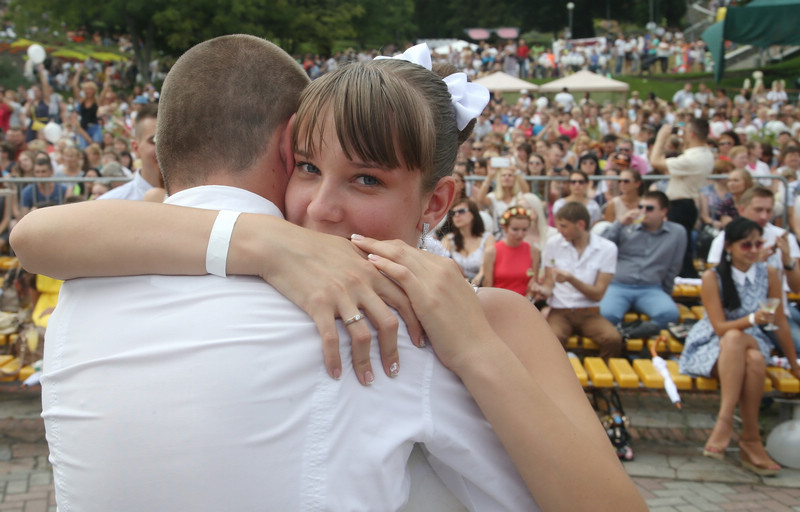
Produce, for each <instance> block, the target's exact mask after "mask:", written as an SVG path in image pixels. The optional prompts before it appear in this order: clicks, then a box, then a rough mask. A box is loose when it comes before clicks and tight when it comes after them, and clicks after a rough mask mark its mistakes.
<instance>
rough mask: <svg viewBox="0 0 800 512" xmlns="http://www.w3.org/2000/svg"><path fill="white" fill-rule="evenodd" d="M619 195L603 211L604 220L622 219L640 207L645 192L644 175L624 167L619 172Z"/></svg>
mask: <svg viewBox="0 0 800 512" xmlns="http://www.w3.org/2000/svg"><path fill="white" fill-rule="evenodd" d="M619 178H620V179H619V192H620V193H619V195H618V196H615V197H614V198H613V199H612V200H611V201H609V202H608V204H607V205H606V209H605V211H603V217H604V220H606V221H608V222H614V221H615V220H622V218H623V217H625V214H627V213H628V212H629V211H631V210H635V209H637V208H639V199H641V197H642V194H643V193H644V183H643V182H642V175H641V174H639V172H638V171H635V170H633V169H624V170H622V171H621V172H620V173H619Z"/></svg>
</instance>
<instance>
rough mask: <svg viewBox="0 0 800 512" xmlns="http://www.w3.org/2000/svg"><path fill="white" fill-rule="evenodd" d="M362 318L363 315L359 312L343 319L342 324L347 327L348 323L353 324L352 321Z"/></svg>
mask: <svg viewBox="0 0 800 512" xmlns="http://www.w3.org/2000/svg"><path fill="white" fill-rule="evenodd" d="M363 319H364V315H362V314H361V313H358V314H357V315H356V316H354V317H352V318H348V319H347V320H345V321H344V325H345V327H347V326H348V325H350V324H354V323H356V322H358V321H359V320H363Z"/></svg>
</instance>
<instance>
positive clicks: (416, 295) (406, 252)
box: [352, 235, 497, 374]
mask: <svg viewBox="0 0 800 512" xmlns="http://www.w3.org/2000/svg"><path fill="white" fill-rule="evenodd" d="M352 241H353V243H354V244H355V245H356V246H357V247H358V248H359V249H361V250H362V251H364V252H367V253H369V256H368V259H369V260H370V261H371V262H372V263H373V264H374V265H375V266H376V267H377V268H378V270H380V271H381V272H383V273H384V274H386V275H387V276H389V277H390V278H392V279H393V280H394V281H395V282H397V283H398V284H399V285H400V287H401V288H402V289H403V290H404V291H405V292H406V294H407V295H408V298H409V299H410V300H411V306H412V307H413V308H414V312H415V313H416V314H417V318H419V320H420V322H421V323H422V327H423V328H424V329H425V333H426V335H427V339H428V340H429V341H430V342H431V345H432V346H433V348H434V350H435V351H436V355H437V356H438V357H439V359H441V361H442V363H444V365H445V366H447V367H448V368H450V369H451V370H453V371H454V372H455V373H456V374H458V373H459V367H460V365H461V363H462V362H469V361H470V360H472V361H474V360H475V359H474V358H475V357H476V353H478V352H479V351H480V350H482V349H483V348H484V344H485V343H487V342H489V341H490V340H496V338H497V336H496V335H495V334H494V331H493V330H492V328H491V327H490V326H489V322H488V321H487V320H486V317H485V315H484V314H483V309H482V308H481V305H480V302H479V301H478V297H477V294H476V293H475V292H474V291H473V289H472V287H471V286H470V284H469V283H467V281H466V280H464V278H463V276H462V275H461V272H460V270H459V267H458V265H457V264H456V263H455V262H454V261H453V260H451V259H448V258H442V257H440V256H435V255H433V254H429V253H426V252H424V251H420V250H417V249H415V248H413V247H411V246H409V245H407V244H405V243H403V242H400V241H398V240H393V241H388V242H379V241H377V240H374V239H371V238H363V237H360V236H358V235H354V236H353V237H352Z"/></svg>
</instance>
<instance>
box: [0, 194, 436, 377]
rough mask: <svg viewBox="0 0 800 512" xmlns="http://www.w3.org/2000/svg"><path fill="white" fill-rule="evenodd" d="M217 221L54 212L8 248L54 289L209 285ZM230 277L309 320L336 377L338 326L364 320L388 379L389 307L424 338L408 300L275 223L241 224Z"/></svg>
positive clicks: (94, 206) (138, 206) (348, 254)
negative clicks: (283, 300) (141, 280)
mask: <svg viewBox="0 0 800 512" xmlns="http://www.w3.org/2000/svg"><path fill="white" fill-rule="evenodd" d="M217 213H218V212H217V211H213V210H203V209H198V208H186V207H182V206H175V205H166V204H158V203H146V202H142V201H114V200H107V201H90V202H85V203H77V204H71V205H63V206H53V207H50V208H42V209H38V210H35V211H33V212H31V213H29V214H28V215H26V216H25V217H24V221H20V222H19V223H18V224H17V225H16V226H15V227H14V229H13V230H12V231H11V238H10V243H11V246H12V247H13V248H14V251H15V252H16V254H17V256H18V257H19V259H20V262H21V263H22V265H23V266H24V267H25V269H26V270H28V271H30V272H33V273H37V274H45V275H48V276H51V277H55V278H58V279H72V278H76V277H98V276H121V275H142V274H167V275H203V274H206V273H207V272H206V265H205V255H206V249H207V246H208V239H209V235H210V233H211V227H212V226H213V224H214V221H215V220H216V217H217ZM127 219H136V222H135V223H132V222H130V221H129V220H127ZM320 247H324V248H325V258H324V259H323V258H319V251H320ZM227 272H228V273H230V274H240V275H255V276H260V277H261V278H263V279H264V280H265V281H267V282H268V283H269V284H271V285H272V286H273V287H274V288H275V289H277V290H278V291H279V292H281V293H282V294H284V295H285V296H286V297H287V298H288V299H289V300H291V301H292V302H294V303H295V304H297V305H298V306H299V307H300V308H302V309H303V310H304V311H306V312H307V313H308V314H309V315H310V316H311V318H312V319H313V320H314V323H315V324H316V325H317V329H318V330H319V332H320V335H321V337H322V340H323V351H324V353H325V362H326V367H327V368H328V371H329V372H330V374H331V375H332V376H336V375H338V374H339V373H340V372H341V361H340V358H339V342H338V331H337V327H336V322H335V318H336V317H340V318H349V317H351V316H352V315H353V314H354V313H355V312H357V311H359V310H362V311H363V312H364V313H365V314H366V315H367V317H368V318H369V319H370V321H371V322H372V324H373V325H374V326H375V328H376V329H377V330H378V340H379V343H380V347H381V357H382V360H383V363H384V369H385V370H386V372H387V374H389V373H391V372H390V367H391V366H392V365H393V364H394V363H396V362H397V351H396V343H397V318H396V317H395V315H394V314H393V313H392V312H391V311H390V310H389V309H388V307H387V306H386V304H389V305H390V306H392V307H394V308H395V309H397V310H398V312H399V313H400V315H401V317H402V318H403V319H404V320H405V321H406V323H407V325H408V332H409V334H410V335H411V339H412V340H413V341H414V342H415V343H419V342H420V340H421V338H422V328H421V327H420V325H419V322H418V321H417V319H416V317H415V316H414V314H413V311H412V309H411V305H410V304H409V302H408V298H407V297H406V296H405V294H404V293H403V292H402V290H400V289H399V288H398V287H397V285H395V284H394V283H393V282H392V281H391V280H389V279H386V278H385V277H384V276H382V275H381V274H380V273H379V272H377V271H376V270H375V268H374V266H372V265H371V264H369V263H368V262H367V261H366V260H365V259H364V258H363V257H362V256H361V255H360V254H358V253H357V251H356V250H354V248H353V246H352V245H351V244H350V242H348V241H347V240H346V239H344V238H341V237H336V236H331V235H326V234H322V233H315V232H313V231H309V230H307V229H303V228H301V227H299V226H295V225H293V224H290V223H289V222H286V221H284V220H282V219H279V218H277V217H272V216H268V215H255V214H243V215H241V216H240V217H239V219H238V221H237V222H236V225H235V229H234V230H233V234H232V237H231V245H230V249H229V251H228V258H227ZM384 301H385V303H384ZM353 327H356V328H355V329H354V328H353ZM348 332H349V333H350V336H351V338H352V339H353V348H352V351H353V365H354V367H355V368H356V374H357V375H359V378H360V379H362V382H365V380H364V374H365V373H366V371H368V370H369V369H370V366H369V341H370V334H369V329H368V328H367V326H366V324H365V323H364V322H355V323H353V324H352V325H351V326H349V327H348Z"/></svg>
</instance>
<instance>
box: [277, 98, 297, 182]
mask: <svg viewBox="0 0 800 512" xmlns="http://www.w3.org/2000/svg"><path fill="white" fill-rule="evenodd" d="M296 117H297V114H292V117H290V118H289V122H288V123H286V128H285V129H284V131H283V134H281V138H280V140H279V141H278V144H279V151H280V155H281V163H282V164H283V168H284V171H285V172H286V177H287V178H288V177H290V176H291V175H292V172H294V151H293V150H292V148H293V145H292V131H294V122H295V118H296Z"/></svg>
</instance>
